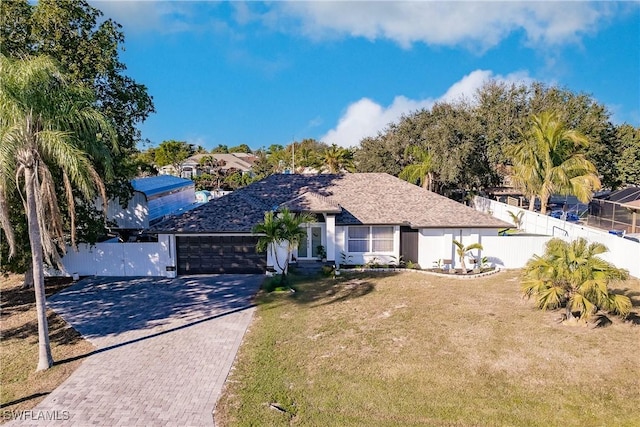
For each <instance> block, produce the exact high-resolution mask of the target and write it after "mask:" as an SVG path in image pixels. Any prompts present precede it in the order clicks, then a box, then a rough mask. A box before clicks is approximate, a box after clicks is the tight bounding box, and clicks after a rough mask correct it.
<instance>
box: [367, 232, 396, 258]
mask: <svg viewBox="0 0 640 427" xmlns="http://www.w3.org/2000/svg"><path fill="white" fill-rule="evenodd" d="M371 248H372V249H371V250H372V252H393V227H371Z"/></svg>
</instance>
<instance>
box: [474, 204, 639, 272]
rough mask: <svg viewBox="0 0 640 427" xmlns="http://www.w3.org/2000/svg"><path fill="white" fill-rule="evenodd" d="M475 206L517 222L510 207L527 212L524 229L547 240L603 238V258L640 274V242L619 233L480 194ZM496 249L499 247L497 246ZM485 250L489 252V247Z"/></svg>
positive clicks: (592, 240)
mask: <svg viewBox="0 0 640 427" xmlns="http://www.w3.org/2000/svg"><path fill="white" fill-rule="evenodd" d="M474 206H475V208H476V210H479V211H482V212H486V213H489V214H491V215H493V216H494V217H496V218H498V219H501V220H503V221H507V222H510V223H513V220H512V218H511V215H510V214H509V211H511V212H512V213H513V214H515V215H517V214H518V213H519V212H524V213H523V216H522V227H521V230H522V231H524V232H526V233H531V234H539V235H544V236H547V237H546V239H547V240H548V239H549V238H550V237H562V238H567V239H569V240H573V239H577V238H579V237H584V238H585V239H587V240H589V241H590V242H600V243H602V244H604V245H605V246H606V247H607V248H608V249H609V252H607V253H605V254H603V255H602V258H603V259H605V260H607V261H609V262H611V263H613V264H615V265H616V266H617V267H619V268H625V269H627V270H629V273H630V274H631V275H632V276H634V277H640V243H637V242H634V241H631V240H628V239H623V238H621V237H618V236H616V235H613V234H609V233H608V232H607V231H606V230H601V229H598V228H594V227H589V226H588V225H586V224H582V223H572V222H568V221H563V220H561V219H556V218H553V217H551V216H548V215H542V214H540V213H538V212H532V211H529V210H526V209H521V208H518V207H516V206H509V205H507V204H505V203H501V202H498V201H495V200H490V199H486V198H484V197H476V198H475V200H474ZM510 237H513V236H510ZM484 239H485V238H483V246H484ZM505 242H506V241H505ZM522 242H525V241H522ZM496 250H499V249H498V248H496ZM514 250H515V249H514ZM483 252H485V253H487V254H489V252H487V251H483ZM489 255H490V254H489ZM505 266H506V264H505Z"/></svg>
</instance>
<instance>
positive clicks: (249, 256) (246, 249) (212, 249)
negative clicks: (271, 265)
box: [176, 236, 266, 274]
mask: <svg viewBox="0 0 640 427" xmlns="http://www.w3.org/2000/svg"><path fill="white" fill-rule="evenodd" d="M257 240H258V238H257V237H252V236H177V237H176V243H177V244H176V246H177V259H178V274H217V273H262V272H264V270H265V268H266V255H265V254H259V253H256V251H255V246H256V242H257Z"/></svg>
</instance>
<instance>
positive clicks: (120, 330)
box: [48, 275, 263, 348]
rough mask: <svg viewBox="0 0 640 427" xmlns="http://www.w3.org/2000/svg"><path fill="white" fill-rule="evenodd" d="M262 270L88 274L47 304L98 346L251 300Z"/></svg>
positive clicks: (214, 314) (175, 325)
mask: <svg viewBox="0 0 640 427" xmlns="http://www.w3.org/2000/svg"><path fill="white" fill-rule="evenodd" d="M262 279H263V277H262V276H261V275H212V276H185V277H180V278H177V279H165V278H150V277H140V278H131V277H127V278H114V277H101V278H86V279H83V280H81V281H80V282H78V283H77V284H76V285H74V286H72V287H70V288H67V289H65V290H64V291H62V292H60V293H58V294H56V295H54V296H52V297H51V298H50V299H49V300H48V306H49V308H52V309H53V310H55V311H56V312H57V313H58V314H59V315H60V316H62V317H63V318H64V319H65V320H66V321H67V322H68V323H69V324H70V325H71V326H72V327H73V328H74V329H76V330H77V331H78V332H80V333H81V334H82V335H83V336H84V337H85V338H86V339H88V340H89V341H91V342H92V343H93V344H94V345H96V347H98V348H104V347H108V346H114V345H117V344H120V343H123V342H127V341H135V340H137V339H140V338H141V337H144V336H146V335H156V334H158V333H162V332H163V331H164V330H175V329H176V328H179V327H182V326H185V325H188V324H191V323H194V322H198V321H201V320H205V319H208V318H214V317H217V316H220V315H221V314H224V313H228V312H231V311H236V310H239V309H244V308H247V307H249V306H251V305H252V300H253V296H254V295H255V294H256V292H257V290H258V288H259V287H260V283H261V282H262Z"/></svg>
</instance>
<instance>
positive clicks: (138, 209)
mask: <svg viewBox="0 0 640 427" xmlns="http://www.w3.org/2000/svg"><path fill="white" fill-rule="evenodd" d="M96 206H97V207H98V209H102V199H98V202H97V203H96ZM107 218H108V219H110V220H112V221H115V222H116V224H118V228H132V229H143V228H148V227H149V206H148V204H147V198H146V197H145V195H144V194H142V193H141V192H139V191H135V192H134V193H133V197H132V198H131V200H129V204H128V205H127V207H126V208H124V209H123V208H122V206H121V205H120V200H119V199H117V200H109V202H108V203H107Z"/></svg>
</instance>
